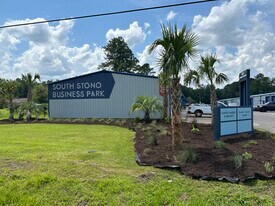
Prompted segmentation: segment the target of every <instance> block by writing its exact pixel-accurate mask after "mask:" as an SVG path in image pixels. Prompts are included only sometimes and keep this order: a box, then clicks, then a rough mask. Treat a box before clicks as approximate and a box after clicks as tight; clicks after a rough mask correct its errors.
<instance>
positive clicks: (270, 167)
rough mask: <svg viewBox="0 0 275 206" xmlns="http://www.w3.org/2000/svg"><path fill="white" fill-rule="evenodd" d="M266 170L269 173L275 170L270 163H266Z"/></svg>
mask: <svg viewBox="0 0 275 206" xmlns="http://www.w3.org/2000/svg"><path fill="white" fill-rule="evenodd" d="M264 169H265V171H266V172H267V173H271V172H273V169H274V168H273V166H272V164H271V163H270V162H264Z"/></svg>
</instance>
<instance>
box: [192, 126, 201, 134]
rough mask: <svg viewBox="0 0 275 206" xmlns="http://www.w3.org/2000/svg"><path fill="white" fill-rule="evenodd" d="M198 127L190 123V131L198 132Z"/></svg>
mask: <svg viewBox="0 0 275 206" xmlns="http://www.w3.org/2000/svg"><path fill="white" fill-rule="evenodd" d="M199 131H200V129H199V128H197V127H195V126H194V125H193V124H192V129H191V132H199Z"/></svg>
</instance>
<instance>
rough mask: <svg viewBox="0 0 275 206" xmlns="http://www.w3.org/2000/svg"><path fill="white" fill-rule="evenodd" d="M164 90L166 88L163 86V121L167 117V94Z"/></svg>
mask: <svg viewBox="0 0 275 206" xmlns="http://www.w3.org/2000/svg"><path fill="white" fill-rule="evenodd" d="M166 88H167V86H165V90H164V96H163V118H164V120H166V119H167V117H168V96H167V95H168V94H167V92H166Z"/></svg>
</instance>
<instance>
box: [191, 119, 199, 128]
mask: <svg viewBox="0 0 275 206" xmlns="http://www.w3.org/2000/svg"><path fill="white" fill-rule="evenodd" d="M191 123H192V127H195V128H198V120H197V118H196V117H194V118H193V120H192V122H191Z"/></svg>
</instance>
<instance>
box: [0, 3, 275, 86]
mask: <svg viewBox="0 0 275 206" xmlns="http://www.w3.org/2000/svg"><path fill="white" fill-rule="evenodd" d="M190 1H192V0H190ZM182 2H188V1H187V0H119V1H117V0H100V1H98V0H81V1H75V0H58V1H56V0H47V1H33V0H24V1H22V0H1V1H0V25H8V24H17V23H24V22H31V21H40V20H48V19H56V18H64V17H73V16H81V15H89V14H98V13H105V12H112V11H120V10H128V9H136V8H143V7H151V6H159V5H166V4H174V3H182ZM274 19H275V0H230V1H229V0H220V1H216V2H209V3H202V4H195V5H187V6H181V7H174V8H165V9H159V10H151V11H143V12H136V13H127V14H120V15H115V16H104V17H96V18H88V19H80V20H72V21H61V22H55V23H45V24H38V25H30V26H21V27H13V28H5V29H0V78H5V79H16V78H19V77H21V74H25V73H28V72H31V73H39V74H40V75H41V80H42V81H46V80H57V79H59V80H61V79H64V78H68V77H74V76H79V75H82V74H86V73H90V72H94V71H97V70H98V65H99V64H101V63H102V62H104V61H105V55H104V50H103V49H102V47H103V46H105V45H106V44H107V43H108V41H109V40H111V39H112V38H114V37H118V36H121V37H123V38H124V39H125V41H126V43H127V44H128V45H129V47H130V48H131V49H132V51H133V53H134V55H135V56H136V57H137V58H138V60H139V64H140V65H142V64H144V63H149V64H150V65H151V67H153V68H154V69H155V71H156V72H158V71H159V66H158V64H157V59H158V58H159V51H160V48H157V49H156V52H154V53H152V54H150V55H149V54H148V52H147V50H148V47H149V45H150V44H151V43H152V42H153V41H154V40H155V39H157V38H161V28H160V25H161V24H167V23H168V22H170V23H171V24H172V25H173V24H177V25H178V27H182V26H183V25H187V27H188V28H189V29H192V30H193V32H195V33H196V34H197V35H198V36H199V38H200V44H199V46H198V48H197V49H198V50H199V55H206V54H210V53H216V55H217V57H218V59H219V60H220V63H219V64H217V65H216V69H217V71H218V72H223V73H225V74H226V75H228V77H229V80H230V82H233V81H237V80H238V75H239V73H240V72H241V71H244V70H246V69H251V76H252V77H254V76H255V75H256V74H258V73H260V72H261V73H263V74H264V75H265V76H269V77H275V21H274ZM199 55H198V57H197V58H196V59H194V60H193V61H191V62H190V67H191V68H192V69H195V68H197V67H198V65H199V60H200V58H199ZM183 74H184V71H183Z"/></svg>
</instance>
